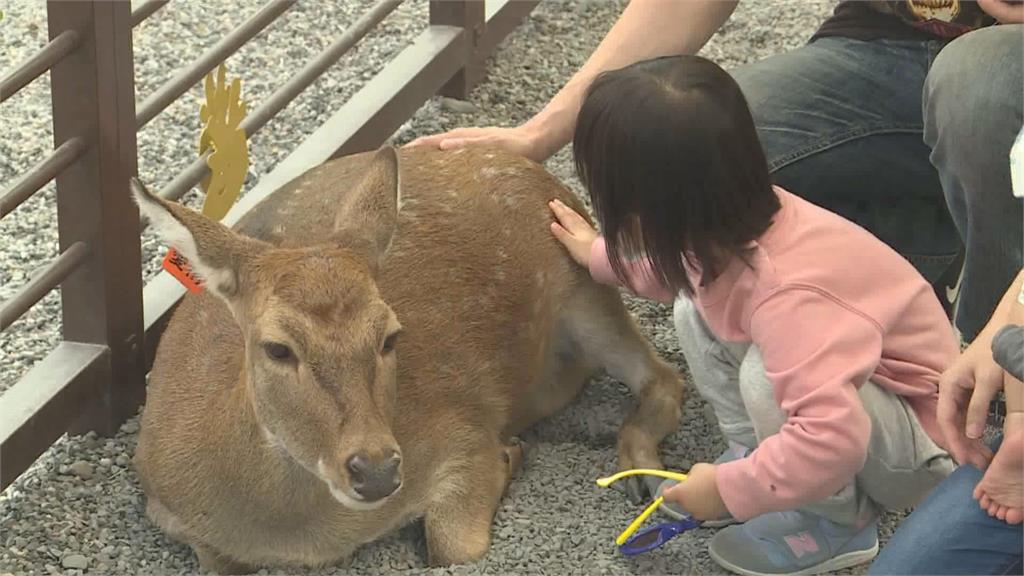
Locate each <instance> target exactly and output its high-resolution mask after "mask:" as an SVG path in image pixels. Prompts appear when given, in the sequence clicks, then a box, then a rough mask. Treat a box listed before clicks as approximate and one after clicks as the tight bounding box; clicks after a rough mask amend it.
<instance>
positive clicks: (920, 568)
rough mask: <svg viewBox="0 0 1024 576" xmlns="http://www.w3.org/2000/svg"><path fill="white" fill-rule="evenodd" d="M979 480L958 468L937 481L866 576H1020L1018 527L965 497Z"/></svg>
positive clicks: (976, 473) (1023, 548)
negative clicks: (975, 575) (997, 575)
mask: <svg viewBox="0 0 1024 576" xmlns="http://www.w3.org/2000/svg"><path fill="white" fill-rule="evenodd" d="M998 444H999V440H997V441H996V442H995V444H994V445H993V449H996V448H998ZM981 476H982V473H981V471H980V470H978V469H977V468H975V467H974V466H970V465H964V466H961V467H959V468H957V470H956V471H955V472H953V473H952V474H950V475H949V476H948V477H947V478H946V479H945V480H943V481H942V483H941V484H939V485H938V487H936V488H935V490H933V491H932V493H931V494H929V495H928V497H927V498H925V500H924V502H922V503H921V505H920V506H918V507H917V509H916V510H914V512H913V513H912V514H911V515H910V516H909V517H908V518H907V519H906V520H905V521H904V522H903V524H902V525H901V526H900V527H899V529H898V530H896V533H895V534H893V537H892V539H891V540H889V543H888V544H886V545H885V547H883V548H882V552H881V553H880V554H879V555H878V557H877V558H875V562H874V564H872V565H871V569H870V571H869V572H868V574H894V575H909V574H929V575H931V574H1020V573H1021V570H1022V569H1024V540H1022V539H1024V525H1022V524H1017V525H1016V526H1011V525H1009V524H1007V523H1006V522H1003V521H1002V520H999V519H998V518H992V517H991V516H989V515H988V513H986V512H985V511H984V510H982V509H981V507H980V506H978V502H977V501H975V500H974V499H973V498H972V497H971V494H972V493H973V492H974V486H975V485H976V484H977V483H978V481H979V480H981Z"/></svg>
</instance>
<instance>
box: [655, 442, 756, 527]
mask: <svg viewBox="0 0 1024 576" xmlns="http://www.w3.org/2000/svg"><path fill="white" fill-rule="evenodd" d="M750 452H751V450H750V448H747V447H746V446H740V445H739V444H731V443H730V446H729V448H728V449H726V451H725V452H722V455H721V456H719V457H718V458H717V459H716V460H715V462H714V463H715V464H725V463H726V462H732V461H733V460H739V459H740V458H746V457H747V455H748V454H750ZM677 483H678V482H676V481H675V480H665V481H663V482H662V483H661V484H660V485H658V490H657V492H656V493H655V495H654V497H655V498H657V497H658V496H661V494H662V492H664V491H665V490H667V489H669V488H671V487H672V486H675V485H676V484H677ZM658 510H660V511H661V512H662V513H663V514H665V515H666V516H668V517H670V518H672V519H675V520H681V519H682V518H683V517H684V516H689V514H687V512H686V511H685V510H683V509H682V507H680V506H679V504H676V503H675V502H664V503H662V505H661V506H659V507H658ZM735 523H736V519H735V518H733V517H732V514H726V516H725V517H724V518H720V519H718V520H706V521H704V527H705V528H721V527H723V526H728V525H730V524H735Z"/></svg>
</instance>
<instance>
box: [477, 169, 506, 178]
mask: <svg viewBox="0 0 1024 576" xmlns="http://www.w3.org/2000/svg"><path fill="white" fill-rule="evenodd" d="M500 173H501V172H500V171H499V170H498V169H497V168H491V167H490V166H484V167H483V168H481V169H480V175H481V176H483V177H484V178H494V177H495V176H497V175H498V174H500Z"/></svg>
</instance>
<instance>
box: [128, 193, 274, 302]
mask: <svg viewBox="0 0 1024 576" xmlns="http://www.w3.org/2000/svg"><path fill="white" fill-rule="evenodd" d="M131 189H132V195H133V196H134V197H135V202H136V203H137V204H138V205H139V211H140V212H141V213H142V215H143V216H145V217H146V218H147V219H148V220H149V222H150V224H152V225H153V228H154V229H155V230H156V232H157V234H158V235H159V236H160V237H161V238H162V239H163V240H164V242H166V243H167V244H169V245H170V246H172V247H174V249H175V250H177V251H178V252H179V253H181V255H182V256H184V257H185V258H187V259H188V261H189V264H190V265H191V266H192V268H193V269H194V270H195V271H196V273H198V274H199V276H200V277H201V280H202V281H203V284H204V288H206V289H208V290H210V291H211V292H213V293H214V294H216V295H217V296H220V297H221V298H224V299H225V300H227V301H228V303H229V304H232V303H234V301H236V300H237V298H238V292H239V277H240V273H241V270H242V268H243V267H244V266H245V264H246V263H247V262H248V261H251V260H252V259H254V258H255V257H256V256H257V255H258V254H259V253H260V252H261V251H263V250H265V249H266V245H264V244H263V243H261V242H258V241H256V240H253V239H251V238H246V237H244V236H241V235H239V234H236V233H235V232H232V231H231V230H230V229H229V228H228V227H227V226H224V225H223V224H221V223H220V222H216V221H214V220H211V219H209V218H207V217H205V216H203V215H202V214H199V213H198V212H196V211H194V210H191V209H189V208H186V207H185V206H182V205H181V204H179V203H177V202H172V201H169V200H165V199H163V198H161V197H159V196H157V195H156V194H153V193H152V192H150V191H149V190H148V189H147V188H146V187H145V186H144V185H143V184H142V182H140V181H139V180H138V179H137V178H132V180H131Z"/></svg>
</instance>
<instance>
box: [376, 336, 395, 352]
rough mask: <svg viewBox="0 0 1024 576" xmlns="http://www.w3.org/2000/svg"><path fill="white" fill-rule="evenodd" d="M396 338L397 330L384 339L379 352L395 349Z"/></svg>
mask: <svg viewBox="0 0 1024 576" xmlns="http://www.w3.org/2000/svg"><path fill="white" fill-rule="evenodd" d="M397 340H398V332H394V333H392V334H390V335H389V336H388V337H387V338H385V339H384V345H383V346H381V349H380V353H381V354H389V353H391V352H393V351H394V350H395V342H396V341H397Z"/></svg>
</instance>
